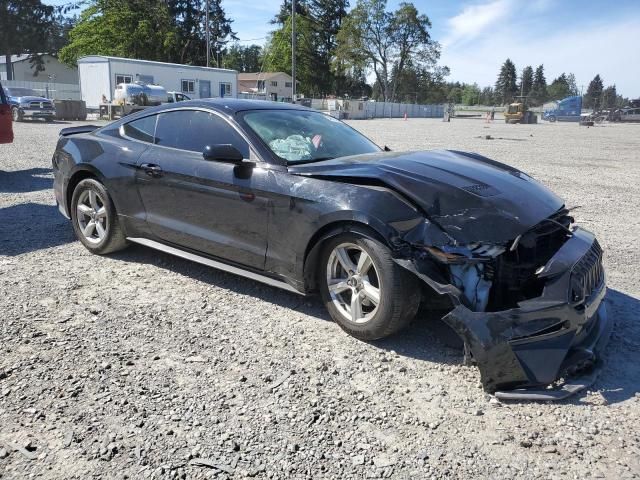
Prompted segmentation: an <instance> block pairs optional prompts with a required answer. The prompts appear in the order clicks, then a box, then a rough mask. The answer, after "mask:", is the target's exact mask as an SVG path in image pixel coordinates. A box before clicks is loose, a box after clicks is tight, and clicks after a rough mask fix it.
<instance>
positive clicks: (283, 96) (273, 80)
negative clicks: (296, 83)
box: [238, 72, 293, 102]
mask: <svg viewBox="0 0 640 480" xmlns="http://www.w3.org/2000/svg"><path fill="white" fill-rule="evenodd" d="M292 85H293V78H291V75H289V74H288V73H284V72H259V73H239V74H238V91H239V92H243V93H254V94H260V95H266V96H267V99H268V100H273V101H274V102H277V101H279V100H280V101H283V102H290V101H291V92H292V88H291V86H292Z"/></svg>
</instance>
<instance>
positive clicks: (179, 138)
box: [156, 110, 249, 158]
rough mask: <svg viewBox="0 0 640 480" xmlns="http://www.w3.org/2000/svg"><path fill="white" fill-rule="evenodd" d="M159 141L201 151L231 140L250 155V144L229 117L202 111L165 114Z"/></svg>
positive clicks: (159, 120)
mask: <svg viewBox="0 0 640 480" xmlns="http://www.w3.org/2000/svg"><path fill="white" fill-rule="evenodd" d="M156 143H157V144H158V145H163V146H165V147H173V148H179V149H180V150H189V151H192V152H198V153H201V152H202V151H203V150H204V147H205V146H207V145H216V144H225V143H230V144H231V145H233V146H234V147H236V148H237V149H238V150H240V152H241V153H242V155H243V157H244V158H249V145H248V144H247V142H246V141H245V140H244V139H243V138H242V137H241V136H240V134H239V133H238V132H237V131H236V130H234V128H233V127H231V125H229V124H228V123H227V122H226V121H225V120H223V119H222V118H220V117H218V116H217V115H214V114H213V113H208V112H203V111H200V110H178V111H175V112H167V113H161V114H160V115H159V116H158V126H157V128H156Z"/></svg>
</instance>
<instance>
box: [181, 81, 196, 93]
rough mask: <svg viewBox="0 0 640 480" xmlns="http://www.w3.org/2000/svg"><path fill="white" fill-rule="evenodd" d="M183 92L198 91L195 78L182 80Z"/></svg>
mask: <svg viewBox="0 0 640 480" xmlns="http://www.w3.org/2000/svg"><path fill="white" fill-rule="evenodd" d="M181 83H182V90H181V91H182V92H184V93H193V92H195V91H196V82H195V81H194V80H182V82H181Z"/></svg>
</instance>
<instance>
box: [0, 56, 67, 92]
mask: <svg viewBox="0 0 640 480" xmlns="http://www.w3.org/2000/svg"><path fill="white" fill-rule="evenodd" d="M40 57H41V59H42V67H43V68H44V70H43V71H42V72H37V71H36V69H35V68H34V67H33V65H32V64H31V62H30V59H29V54H23V55H11V64H10V66H9V67H8V66H7V61H6V56H5V55H0V80H3V81H4V80H6V79H7V78H8V75H7V69H8V68H11V72H12V75H11V76H12V77H13V80H14V81H20V82H34V83H52V82H53V83H68V84H77V83H78V71H77V70H76V69H75V68H69V67H67V66H66V65H64V64H62V63H60V61H59V60H58V59H57V58H56V57H54V56H53V55H49V54H47V53H45V54H42V55H40Z"/></svg>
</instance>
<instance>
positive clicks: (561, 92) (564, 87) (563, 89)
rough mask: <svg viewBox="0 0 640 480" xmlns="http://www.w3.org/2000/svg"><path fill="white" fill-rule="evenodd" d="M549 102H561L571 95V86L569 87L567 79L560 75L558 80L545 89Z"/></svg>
mask: <svg viewBox="0 0 640 480" xmlns="http://www.w3.org/2000/svg"><path fill="white" fill-rule="evenodd" d="M547 91H548V93H549V99H550V100H562V99H563V98H565V97H568V96H570V95H571V85H569V79H568V77H567V76H566V75H565V74H564V73H562V74H561V75H560V76H559V77H558V78H556V79H554V80H553V82H551V85H549V88H548V89H547Z"/></svg>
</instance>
